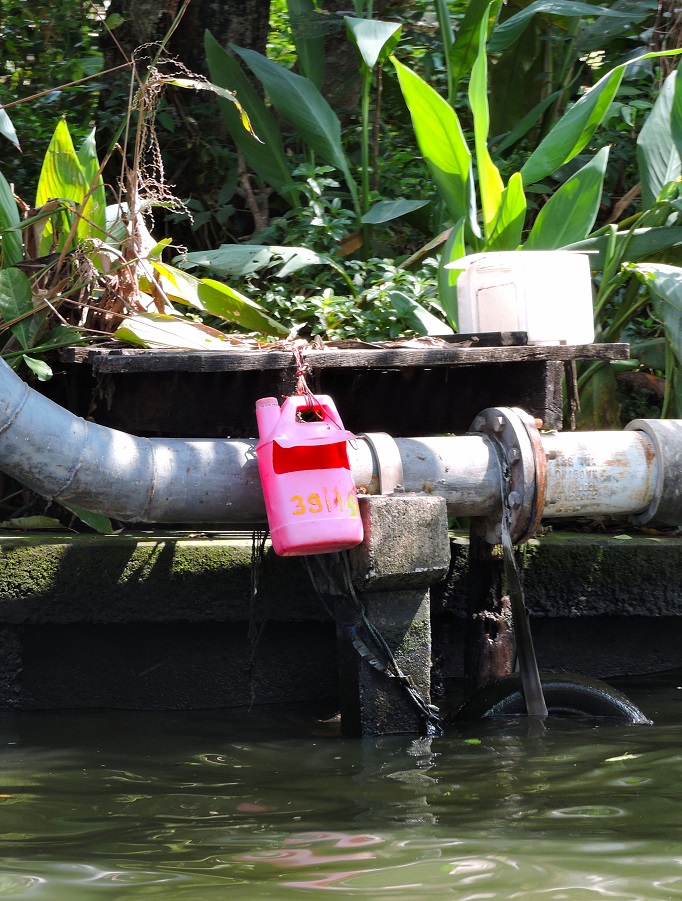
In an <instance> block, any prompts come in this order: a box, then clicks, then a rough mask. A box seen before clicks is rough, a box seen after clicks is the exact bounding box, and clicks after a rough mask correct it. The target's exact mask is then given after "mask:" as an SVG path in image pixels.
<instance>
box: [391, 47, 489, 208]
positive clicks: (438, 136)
mask: <svg viewBox="0 0 682 901" xmlns="http://www.w3.org/2000/svg"><path fill="white" fill-rule="evenodd" d="M392 61H393V65H394V66H395V68H396V72H397V73H398V80H399V82H400V89H401V91H402V93H403V97H404V98H405V102H406V104H407V108H408V109H409V111H410V116H411V117H412V125H413V126H414V133H415V137H416V139H417V143H418V144H419V150H420V151H421V154H422V156H423V157H424V160H425V161H426V164H427V165H428V167H429V170H430V172H431V175H432V176H433V178H434V181H435V182H436V187H437V188H438V191H439V193H440V195H441V197H442V199H443V203H444V204H445V206H446V208H447V211H448V213H449V214H450V216H451V217H452V219H453V220H454V221H455V222H457V221H459V220H460V219H462V218H470V219H471V220H472V221H473V222H474V223H475V215H474V213H473V211H472V202H471V192H472V185H473V177H472V168H471V153H470V152H469V148H468V147H467V143H466V140H465V138H464V133H463V131H462V127H461V125H460V122H459V118H458V117H457V113H456V112H455V111H454V110H453V108H452V107H451V106H450V105H449V104H448V103H447V102H446V101H445V100H444V99H443V98H442V97H441V96H440V94H438V93H437V92H436V91H434V89H433V88H432V87H431V86H430V85H428V84H426V82H425V81H422V79H421V78H420V77H419V76H418V75H416V74H415V73H414V72H412V71H411V69H408V68H407V66H404V65H403V64H402V63H400V62H398V60H397V59H395V57H392Z"/></svg>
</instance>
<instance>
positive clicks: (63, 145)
mask: <svg viewBox="0 0 682 901" xmlns="http://www.w3.org/2000/svg"><path fill="white" fill-rule="evenodd" d="M89 187H90V186H89V184H88V180H87V178H86V176H85V173H84V171H83V167H82V165H81V163H80V160H79V159H78V156H77V154H76V151H75V149H74V146H73V141H72V140H71V134H70V132H69V129H68V126H67V124H66V122H65V121H64V119H60V120H59V122H58V123H57V127H56V128H55V131H54V134H53V135H52V140H51V141H50V144H49V146H48V148H47V153H46V154H45V159H44V161H43V166H42V169H41V171H40V178H39V180H38V190H37V192H36V207H38V208H39V207H41V206H43V204H46V203H47V202H48V201H50V200H56V199H60V200H66V201H68V203H69V206H70V207H71V208H72V210H75V209H76V208H78V207H80V205H81V204H82V203H83V200H84V198H85V195H86V194H87V192H88V188H89ZM93 205H94V204H93V200H92V198H90V199H89V200H88V202H87V203H86V204H85V207H84V209H83V211H82V212H83V218H80V219H79V221H78V225H77V228H76V237H77V238H78V239H79V240H84V239H85V238H87V237H88V234H89V233H90V226H89V224H88V221H87V219H88V218H89V217H90V216H91V213H92V209H93ZM57 215H58V216H59V217H60V218H61V216H62V214H61V213H59V214H57ZM69 226H70V221H69V220H66V221H64V222H62V224H61V228H62V229H63V232H62V233H60V234H59V235H58V236H57V249H59V250H61V249H62V248H63V247H64V244H65V241H66V237H67V234H66V233H65V232H66V231H67V229H68V227H69ZM54 238H55V230H54V223H53V220H47V222H46V225H45V230H44V232H43V237H42V240H41V243H40V252H41V254H46V253H49V251H50V250H51V249H52V244H53V241H54Z"/></svg>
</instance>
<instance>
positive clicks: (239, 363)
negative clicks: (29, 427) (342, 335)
mask: <svg viewBox="0 0 682 901" xmlns="http://www.w3.org/2000/svg"><path fill="white" fill-rule="evenodd" d="M629 356H630V347H629V345H628V344H582V345H542V346H527V345H525V346H511V347H480V346H470V347H461V346H458V345H447V346H438V347H431V346H423V347H420V346H414V345H411V346H404V347H396V346H391V347H382V346H380V345H378V346H370V347H360V348H325V349H324V350H310V351H308V352H307V353H306V354H305V361H306V363H308V364H309V365H310V366H311V367H313V368H314V369H345V368H350V369H353V368H355V369H393V368H402V367H406V366H407V367H414V366H423V367H431V366H476V365H479V364H483V363H513V362H525V361H543V360H547V361H564V360H627V359H629ZM62 359H63V360H64V362H73V363H76V362H78V363H88V364H90V366H92V369H93V372H95V373H113V372H129V373H133V372H172V371H176V372H226V371H238V370H242V371H246V370H273V369H274V370H276V369H288V368H290V367H291V366H292V365H293V354H292V353H290V352H289V351H284V350H226V351H210V352H206V351H196V350H194V351H193V350H175V349H173V350H144V349H137V348H125V349H107V348H68V349H67V352H66V353H64V354H63V355H62Z"/></svg>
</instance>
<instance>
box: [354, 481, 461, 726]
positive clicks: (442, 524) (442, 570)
mask: <svg viewBox="0 0 682 901" xmlns="http://www.w3.org/2000/svg"><path fill="white" fill-rule="evenodd" d="M360 514H361V516H362V521H363V525H364V531H365V538H364V540H363V542H362V544H361V545H359V546H358V547H357V548H353V549H352V550H351V551H350V563H351V571H352V576H353V582H354V585H355V587H356V589H357V591H358V592H359V595H360V597H361V599H362V602H363V604H364V608H365V613H366V615H367V618H368V620H369V621H370V622H371V623H372V624H373V625H374V626H376V628H377V629H378V630H379V632H380V633H381V634H382V636H383V638H384V640H385V641H386V643H387V645H388V647H389V648H390V650H391V653H392V654H393V656H394V657H395V660H396V662H397V663H398V665H399V667H400V669H401V670H402V672H403V673H404V674H405V675H406V676H409V677H410V679H411V680H412V683H413V685H414V687H415V688H416V689H417V691H418V692H419V693H420V695H421V696H422V697H423V698H424V699H425V700H426V701H427V702H428V701H429V692H430V684H431V621H430V616H429V586H430V585H432V584H433V583H434V582H437V581H439V580H440V579H442V578H444V577H445V575H446V574H447V571H448V567H449V564H450V544H449V539H448V522H447V511H446V505H445V501H444V499H443V498H439V497H428V496H426V497H424V496H421V497H416V496H405V495H390V496H381V495H379V496H374V497H361V498H360ZM341 619H342V620H344V619H345V621H346V622H348V621H349V619H350V617H348V616H346V617H341ZM358 634H359V635H360V637H361V638H363V639H364V638H365V635H364V633H363V632H362V630H360V632H359V633H358ZM354 637H355V636H354V634H353V632H352V630H351V629H349V628H348V627H347V626H344V625H338V626H337V638H338V657H339V669H340V695H341V723H342V729H343V732H344V734H346V735H353V736H358V735H385V734H396V733H398V734H399V733H419V732H422V731H423V728H424V724H423V720H422V718H421V717H420V715H419V711H418V709H417V708H416V706H415V705H414V704H413V703H412V702H411V701H410V699H409V696H408V694H407V692H406V691H405V689H404V688H403V687H402V685H401V684H400V683H399V682H398V680H397V679H391V678H389V677H388V676H387V675H386V673H384V672H381V671H380V670H378V669H376V668H375V667H373V666H372V665H371V664H370V663H369V662H368V660H367V659H363V658H362V657H361V655H360V654H359V653H358V650H357V648H356V647H355V646H354V645H353V638H354ZM367 646H368V647H369V649H370V650H371V651H373V652H375V653H376V654H377V658H379V659H380V660H381V661H383V659H384V658H383V655H381V653H380V649H378V648H376V646H375V645H374V644H373V643H371V642H370V641H367Z"/></svg>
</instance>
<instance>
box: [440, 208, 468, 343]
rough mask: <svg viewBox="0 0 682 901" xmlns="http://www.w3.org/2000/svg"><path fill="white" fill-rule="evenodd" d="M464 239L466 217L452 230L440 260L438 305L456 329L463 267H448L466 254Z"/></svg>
mask: <svg viewBox="0 0 682 901" xmlns="http://www.w3.org/2000/svg"><path fill="white" fill-rule="evenodd" d="M466 252H467V251H466V244H465V241H464V219H460V221H459V222H458V223H457V225H455V226H453V227H452V229H451V230H450V234H449V235H448V237H447V239H446V241H445V244H444V245H443V251H442V253H441V256H440V260H439V261H438V305H439V306H440V308H441V309H442V310H443V312H444V313H445V315H446V317H447V320H448V322H449V323H450V325H451V326H452V327H453V328H454V329H455V330H456V329H457V327H458V317H459V311H458V308H457V279H458V278H459V276H460V273H461V272H463V270H462V269H448V268H447V266H448V264H449V263H452V262H454V260H459V259H461V258H462V257H464V256H466Z"/></svg>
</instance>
